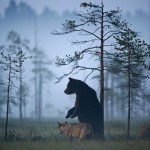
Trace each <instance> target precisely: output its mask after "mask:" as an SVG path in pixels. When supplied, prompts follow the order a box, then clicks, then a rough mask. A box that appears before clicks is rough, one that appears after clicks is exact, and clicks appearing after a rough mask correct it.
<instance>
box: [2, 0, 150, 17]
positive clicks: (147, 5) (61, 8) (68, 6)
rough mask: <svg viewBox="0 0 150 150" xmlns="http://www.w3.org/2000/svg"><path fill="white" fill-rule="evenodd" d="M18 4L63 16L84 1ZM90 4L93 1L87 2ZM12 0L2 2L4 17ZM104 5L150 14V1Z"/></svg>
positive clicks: (39, 0) (35, 0)
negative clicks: (48, 10) (139, 10)
mask: <svg viewBox="0 0 150 150" xmlns="http://www.w3.org/2000/svg"><path fill="white" fill-rule="evenodd" d="M15 1H16V2H17V4H19V3H20V2H26V3H27V4H29V5H30V6H31V7H32V8H33V9H34V10H35V11H36V12H37V13H38V14H40V13H42V11H43V10H44V8H45V7H48V8H50V9H51V10H54V11H56V12H57V13H58V14H62V13H63V12H65V11H70V12H71V11H72V10H78V8H79V5H80V3H81V2H84V1H83V0H15ZM85 1H86V2H89V1H91V0H85ZM9 2H10V0H0V13H1V14H2V15H4V10H5V9H6V8H7V7H8V5H9ZM92 2H96V3H97V2H101V1H100V0H93V1H92ZM103 2H104V5H105V6H106V7H107V8H108V9H112V8H116V7H118V6H119V7H120V9H121V10H123V11H125V12H131V13H135V11H136V10H138V9H142V10H144V11H145V12H147V13H150V0H103Z"/></svg>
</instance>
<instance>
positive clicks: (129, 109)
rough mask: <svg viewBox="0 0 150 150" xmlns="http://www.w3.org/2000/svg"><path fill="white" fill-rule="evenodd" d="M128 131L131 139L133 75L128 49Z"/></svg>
mask: <svg viewBox="0 0 150 150" xmlns="http://www.w3.org/2000/svg"><path fill="white" fill-rule="evenodd" d="M128 52H129V53H128V129H127V136H128V137H130V119H131V118H130V117H131V114H130V113H131V74H130V61H131V60H130V59H131V51H130V49H129V48H128Z"/></svg>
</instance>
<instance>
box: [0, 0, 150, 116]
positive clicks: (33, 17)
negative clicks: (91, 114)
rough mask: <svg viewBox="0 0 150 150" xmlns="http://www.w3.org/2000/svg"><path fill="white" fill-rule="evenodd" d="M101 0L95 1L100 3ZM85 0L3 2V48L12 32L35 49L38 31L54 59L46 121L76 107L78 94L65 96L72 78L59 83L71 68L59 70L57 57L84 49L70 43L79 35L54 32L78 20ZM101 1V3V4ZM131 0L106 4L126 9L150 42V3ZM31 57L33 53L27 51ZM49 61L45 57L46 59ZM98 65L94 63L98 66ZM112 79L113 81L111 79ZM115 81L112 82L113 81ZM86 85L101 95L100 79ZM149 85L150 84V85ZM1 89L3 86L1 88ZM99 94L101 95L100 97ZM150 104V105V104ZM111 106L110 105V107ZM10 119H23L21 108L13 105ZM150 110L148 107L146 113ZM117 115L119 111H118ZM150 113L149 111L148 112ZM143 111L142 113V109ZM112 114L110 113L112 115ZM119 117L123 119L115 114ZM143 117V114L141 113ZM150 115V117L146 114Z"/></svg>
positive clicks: (27, 76) (30, 107) (30, 110)
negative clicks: (27, 41)
mask: <svg viewBox="0 0 150 150" xmlns="http://www.w3.org/2000/svg"><path fill="white" fill-rule="evenodd" d="M97 1H98V0H95V2H97ZM80 2H82V1H81V0H76V1H73V0H72V1H70V0H67V1H59V0H58V1H56V0H43V1H38V2H35V1H33V0H32V1H30V0H26V1H25V0H22V1H21V0H16V1H8V0H6V1H2V0H0V12H1V15H0V29H1V32H0V37H1V38H0V45H4V44H5V43H6V38H7V35H8V32H9V31H12V30H13V31H16V32H17V33H19V34H20V35H21V37H22V38H27V39H28V40H29V45H30V48H31V49H33V48H34V47H35V32H36V33H37V36H36V38H37V43H38V44H37V47H38V49H40V50H42V51H43V52H44V53H45V55H46V57H47V58H46V59H48V60H51V62H52V64H51V65H49V66H48V69H49V70H51V71H52V73H53V76H52V77H50V78H52V79H51V80H50V81H46V83H45V84H44V85H43V99H42V118H55V117H60V118H65V115H66V113H67V110H68V109H69V108H71V107H72V106H74V102H75V95H71V96H68V95H65V93H64V90H65V88H66V85H67V82H68V77H67V78H64V79H63V80H62V81H61V82H59V83H57V84H56V83H55V82H56V81H57V79H56V77H59V76H61V75H63V74H64V73H66V72H68V71H69V69H70V68H69V67H68V66H66V67H60V68H58V67H56V66H55V64H54V61H55V58H56V56H60V57H64V56H65V55H66V54H72V53H73V52H74V51H75V50H77V49H81V47H80V46H73V45H72V44H71V43H70V41H72V40H75V39H77V38H79V37H78V36H77V35H75V36H72V35H65V36H54V35H51V34H50V32H51V31H53V30H55V29H56V30H58V31H61V25H62V22H64V21H65V20H67V19H75V16H74V15H73V11H75V10H79V4H80ZM98 2H99V1H98ZM129 2H130V1H126V0H120V1H119V0H118V1H115V0H114V1H113V2H110V1H109V3H108V0H106V1H104V5H106V10H109V9H115V8H117V7H118V6H119V7H120V9H122V10H123V17H124V18H125V19H126V20H127V21H128V22H130V23H131V24H132V25H133V28H134V29H135V30H136V31H137V32H139V33H140V35H141V37H142V39H144V40H146V42H148V43H149V42H150V34H149V33H150V28H149V26H150V11H149V7H148V6H149V4H150V3H149V0H145V1H141V0H139V1H138V2H137V1H136V0H135V1H134V2H135V3H133V2H132V4H129ZM27 53H28V55H31V54H30V52H27ZM44 59H45V58H44ZM94 63H95V62H93V64H94ZM33 67H34V66H33V64H32V60H27V61H26V62H25V63H24V75H23V76H24V79H23V80H24V82H25V83H26V84H27V85H28V87H29V89H30V90H29V91H30V92H29V96H28V98H27V105H26V113H25V117H27V118H30V117H33V118H35V100H34V82H33V77H34V74H33V72H32V69H33ZM0 75H2V76H3V80H5V79H6V73H5V72H4V71H2V72H1V73H0ZM71 76H72V77H74V78H78V79H80V80H84V79H85V76H86V72H81V73H79V74H76V75H71ZM110 80H111V79H110ZM110 82H111V81H110ZM86 83H87V84H88V85H89V86H91V87H92V88H93V89H95V90H96V92H97V94H98V92H99V86H98V82H97V81H96V80H92V79H90V78H89V79H88V80H87V81H86ZM147 84H149V81H148V82H147ZM0 86H1V85H0ZM98 95H99V94H98ZM16 101H17V100H16ZM149 105H150V104H149ZM108 106H109V107H111V106H110V104H109V105H108ZM10 107H11V113H10V116H11V117H13V118H18V117H19V109H18V106H14V105H13V104H11V105H10ZM2 109H3V112H2V113H1V116H3V117H4V116H5V112H6V105H5V104H4V105H3V106H2ZM147 109H149V107H148V108H146V110H147ZM114 111H115V114H116V112H117V110H114ZM147 111H148V110H147ZM139 112H142V110H140V111H139ZM109 113H110V112H109ZM114 116H116V117H121V116H117V115H114ZM139 116H141V115H140V113H139ZM146 116H148V115H146Z"/></svg>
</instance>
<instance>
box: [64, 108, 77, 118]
mask: <svg viewBox="0 0 150 150" xmlns="http://www.w3.org/2000/svg"><path fill="white" fill-rule="evenodd" d="M74 109H75V107H73V108H71V109H69V110H68V113H67V115H66V118H69V117H70V116H72V115H73V112H74Z"/></svg>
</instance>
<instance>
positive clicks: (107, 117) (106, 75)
mask: <svg viewBox="0 0 150 150" xmlns="http://www.w3.org/2000/svg"><path fill="white" fill-rule="evenodd" d="M105 89H106V91H105V100H106V101H105V113H104V114H105V115H104V117H105V118H106V120H109V109H108V108H109V95H108V72H107V71H106V73H105Z"/></svg>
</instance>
